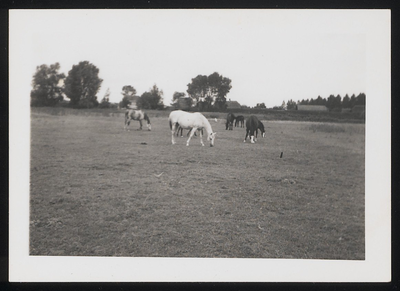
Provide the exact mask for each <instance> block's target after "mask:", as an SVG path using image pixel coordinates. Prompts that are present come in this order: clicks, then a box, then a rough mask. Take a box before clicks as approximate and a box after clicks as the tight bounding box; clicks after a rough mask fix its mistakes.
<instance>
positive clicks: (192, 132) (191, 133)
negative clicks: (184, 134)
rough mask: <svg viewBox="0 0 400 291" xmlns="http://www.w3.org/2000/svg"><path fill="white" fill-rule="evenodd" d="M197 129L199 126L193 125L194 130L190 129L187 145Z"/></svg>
mask: <svg viewBox="0 0 400 291" xmlns="http://www.w3.org/2000/svg"><path fill="white" fill-rule="evenodd" d="M196 130H197V127H193V128H192V130H191V131H190V136H189V139H188V140H187V141H186V146H189V142H190V139H191V138H192V136H193V134H194V132H195V131H196Z"/></svg>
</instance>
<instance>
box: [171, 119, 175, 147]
mask: <svg viewBox="0 0 400 291" xmlns="http://www.w3.org/2000/svg"><path fill="white" fill-rule="evenodd" d="M175 132H176V123H173V124H172V128H171V136H172V137H171V138H172V144H175V139H174V135H175Z"/></svg>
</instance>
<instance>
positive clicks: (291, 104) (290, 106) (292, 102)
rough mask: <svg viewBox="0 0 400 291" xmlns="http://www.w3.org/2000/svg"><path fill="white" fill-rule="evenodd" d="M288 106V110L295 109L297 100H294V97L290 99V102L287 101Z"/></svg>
mask: <svg viewBox="0 0 400 291" xmlns="http://www.w3.org/2000/svg"><path fill="white" fill-rule="evenodd" d="M286 108H287V109H288V110H294V109H296V102H295V101H293V100H292V99H290V100H288V102H287V103H286Z"/></svg>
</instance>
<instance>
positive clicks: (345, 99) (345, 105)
mask: <svg viewBox="0 0 400 291" xmlns="http://www.w3.org/2000/svg"><path fill="white" fill-rule="evenodd" d="M342 107H343V108H350V97H349V95H348V94H346V95H345V96H344V97H343V100H342Z"/></svg>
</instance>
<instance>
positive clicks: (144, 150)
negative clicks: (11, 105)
mask: <svg viewBox="0 0 400 291" xmlns="http://www.w3.org/2000/svg"><path fill="white" fill-rule="evenodd" d="M215 114H218V113H209V114H206V116H208V117H211V118H221V117H222V116H220V115H215ZM149 115H150V118H151V122H152V131H147V130H143V131H136V130H135V129H136V128H137V127H138V122H135V121H134V122H132V123H131V131H124V130H123V123H124V121H123V117H122V115H121V114H118V113H108V114H102V113H98V114H88V113H87V112H86V113H85V111H79V110H76V111H74V110H70V111H67V112H65V111H64V114H53V113H50V114H49V112H45V111H41V110H33V111H32V115H31V181H30V183H31V198H30V254H31V255H55V256H57V255H63V256H83V255H85V256H140V257H143V256H145V257H218V258H227V257H231V258H299V259H351V260H360V259H365V245H364V244H365V243H364V236H365V222H364V221H365V217H364V209H365V205H364V199H365V195H364V181H365V175H364V160H365V158H364V153H365V126H364V124H347V123H340V124H333V123H314V122H313V123H311V122H294V121H265V122H264V124H265V126H266V137H265V138H264V139H262V138H259V139H258V141H257V143H256V144H250V143H249V142H247V143H243V139H244V136H245V131H244V129H243V128H234V130H233V131H226V130H225V125H224V121H225V120H223V119H219V120H218V122H215V121H214V120H211V125H212V127H213V130H214V131H216V132H217V136H216V140H215V146H214V147H212V148H211V147H209V146H208V143H206V145H207V146H205V147H202V146H201V145H200V142H199V138H196V137H194V138H193V139H192V140H191V144H190V146H189V147H186V138H177V144H176V145H172V144H171V135H170V130H169V125H168V122H167V116H166V115H165V114H164V112H160V113H158V112H157V111H154V112H151V114H149ZM144 128H145V127H144ZM281 152H283V156H282V158H280V155H281Z"/></svg>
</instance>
